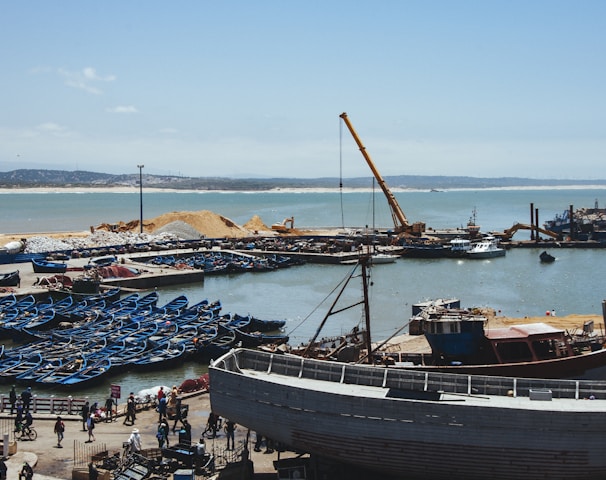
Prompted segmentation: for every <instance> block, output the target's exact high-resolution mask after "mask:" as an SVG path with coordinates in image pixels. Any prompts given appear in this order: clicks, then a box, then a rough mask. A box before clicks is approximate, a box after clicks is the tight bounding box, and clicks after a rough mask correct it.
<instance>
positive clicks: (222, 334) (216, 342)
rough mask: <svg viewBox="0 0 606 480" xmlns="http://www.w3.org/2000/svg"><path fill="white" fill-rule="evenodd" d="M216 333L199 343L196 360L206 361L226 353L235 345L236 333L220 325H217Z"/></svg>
mask: <svg viewBox="0 0 606 480" xmlns="http://www.w3.org/2000/svg"><path fill="white" fill-rule="evenodd" d="M216 331H217V333H216V335H215V336H214V337H211V338H210V339H209V340H201V341H199V342H198V343H199V345H200V346H199V347H198V354H197V358H198V359H199V360H202V361H208V360H212V359H215V358H218V357H220V356H221V355H224V354H225V353H227V352H228V351H229V350H230V349H231V348H233V347H234V346H235V345H236V341H237V340H236V332H235V331H234V330H232V329H230V328H226V327H224V326H222V325H220V324H219V325H217V330H216Z"/></svg>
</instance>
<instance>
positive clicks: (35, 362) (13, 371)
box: [0, 353, 43, 383]
mask: <svg viewBox="0 0 606 480" xmlns="http://www.w3.org/2000/svg"><path fill="white" fill-rule="evenodd" d="M11 360H15V357H13V358H12V359H11ZM42 361H43V359H42V355H40V354H39V353H34V354H33V355H31V356H29V357H19V358H18V359H17V361H16V362H12V361H11V362H8V365H7V366H5V368H2V370H0V381H2V382H6V383H8V382H11V381H13V380H14V379H15V378H16V377H17V375H19V374H21V373H23V372H27V371H28V370H30V369H32V368H36V367H38V366H39V365H40V364H41V363H42ZM3 365H4V362H3Z"/></svg>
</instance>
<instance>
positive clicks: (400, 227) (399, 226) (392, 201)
mask: <svg viewBox="0 0 606 480" xmlns="http://www.w3.org/2000/svg"><path fill="white" fill-rule="evenodd" d="M339 117H341V118H342V119H343V121H344V122H345V125H347V128H348V129H349V132H350V133H351V136H352V137H353V138H354V140H355V142H356V143H357V144H358V148H359V149H360V152H362V156H363V157H364V159H365V160H366V163H367V164H368V166H369V167H370V170H371V171H372V173H373V175H374V176H375V179H376V180H377V183H378V184H379V186H380V187H381V190H383V193H384V194H385V197H386V198H387V203H388V204H389V208H390V210H391V218H392V219H393V223H394V227H395V231H396V233H410V231H411V228H412V227H411V225H410V223H408V219H407V218H406V215H404V212H403V211H402V209H401V208H400V205H399V204H398V201H397V200H396V197H395V196H394V194H393V193H391V190H390V189H389V187H388V186H387V184H386V183H385V180H384V179H383V177H382V176H381V174H380V173H379V171H378V170H377V167H376V166H375V164H374V162H373V161H372V159H371V158H370V155H368V152H367V151H366V147H365V146H364V145H363V144H362V141H361V140H360V137H358V134H357V133H356V131H355V129H354V128H353V126H352V124H351V122H350V121H349V118H348V117H347V113H345V112H343V113H342V114H341V115H339Z"/></svg>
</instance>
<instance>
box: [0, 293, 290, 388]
mask: <svg viewBox="0 0 606 480" xmlns="http://www.w3.org/2000/svg"><path fill="white" fill-rule="evenodd" d="M119 296H120V290H119V289H114V290H110V291H108V292H105V293H104V294H101V295H95V296H90V297H87V298H85V299H84V300H79V301H78V300H75V299H74V297H71V296H68V297H65V298H63V299H62V300H58V301H54V300H53V299H52V298H51V297H49V298H48V299H46V300H43V301H36V300H35V299H34V297H33V296H27V297H24V298H22V299H20V300H17V298H16V297H15V296H13V295H9V296H8V297H4V298H3V299H2V300H0V336H2V337H4V338H11V339H12V340H14V341H17V342H25V343H23V344H22V345H21V346H18V347H13V348H4V346H2V347H1V348H2V351H1V356H0V382H2V381H4V382H14V381H16V382H23V383H28V384H31V383H32V382H36V383H38V384H41V385H52V386H54V387H56V386H65V387H70V386H82V385H85V384H87V383H89V382H92V381H94V380H98V379H99V378H100V377H101V376H105V375H108V374H110V373H111V372H112V370H113V371H116V369H118V368H119V369H120V371H124V369H140V370H145V369H155V370H157V369H158V368H171V367H173V366H174V365H175V364H178V363H182V362H184V361H188V360H197V361H201V362H208V361H209V360H211V359H213V358H217V357H218V356H220V355H222V354H223V353H226V352H227V351H228V350H229V349H231V348H232V347H234V346H246V347H256V346H259V345H262V344H276V343H285V342H287V341H288V337H287V336H286V335H285V334H284V333H283V332H282V329H283V327H284V325H285V321H284V320H260V319H257V318H255V317H252V316H250V315H247V316H242V315H238V314H229V313H228V314H223V313H222V312H221V302H220V301H215V302H209V301H208V300H203V301H201V302H199V303H196V304H195V305H191V306H190V305H189V301H188V299H187V297H185V296H183V295H181V296H178V297H176V298H174V299H173V300H171V301H169V302H167V303H166V304H165V305H162V306H158V305H157V302H158V294H157V293H156V292H153V293H149V294H147V295H143V296H142V295H140V294H138V293H134V294H131V295H128V296H126V297H124V298H122V299H120V298H119Z"/></svg>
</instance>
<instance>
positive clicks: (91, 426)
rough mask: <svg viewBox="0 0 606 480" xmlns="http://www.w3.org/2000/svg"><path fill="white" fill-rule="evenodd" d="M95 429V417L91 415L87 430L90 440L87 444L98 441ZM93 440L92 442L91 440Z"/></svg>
mask: <svg viewBox="0 0 606 480" xmlns="http://www.w3.org/2000/svg"><path fill="white" fill-rule="evenodd" d="M94 429H95V415H94V413H91V414H90V415H89V416H88V419H87V420H86V430H88V440H87V441H86V443H91V442H94V441H95V440H96V438H95V434H94V433H93V430H94ZM91 438H92V440H91Z"/></svg>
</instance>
